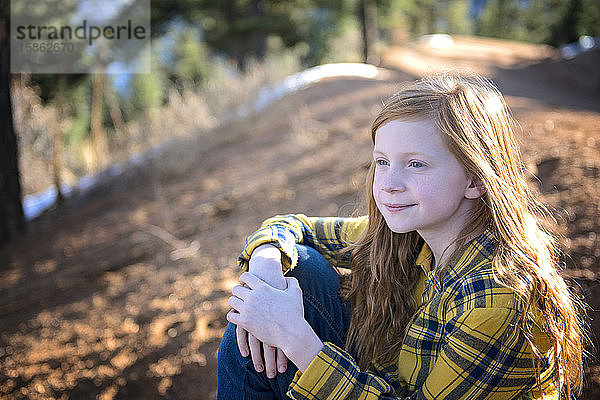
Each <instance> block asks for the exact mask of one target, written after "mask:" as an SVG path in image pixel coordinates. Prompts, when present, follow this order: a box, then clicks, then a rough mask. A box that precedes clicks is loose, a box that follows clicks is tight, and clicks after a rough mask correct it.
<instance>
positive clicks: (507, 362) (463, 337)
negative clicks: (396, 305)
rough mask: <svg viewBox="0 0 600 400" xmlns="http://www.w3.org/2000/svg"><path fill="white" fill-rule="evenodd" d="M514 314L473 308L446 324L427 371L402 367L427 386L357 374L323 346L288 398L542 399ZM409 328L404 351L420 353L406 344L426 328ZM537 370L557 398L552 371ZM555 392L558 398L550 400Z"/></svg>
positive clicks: (340, 354)
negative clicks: (409, 385) (437, 348)
mask: <svg viewBox="0 0 600 400" xmlns="http://www.w3.org/2000/svg"><path fill="white" fill-rule="evenodd" d="M515 316H516V314H515V311H514V310H512V309H507V308H475V309H471V310H467V311H466V312H464V313H462V314H461V315H460V316H457V317H456V318H455V319H453V320H451V321H449V322H448V323H447V324H446V327H447V329H448V330H449V332H448V334H447V335H446V336H445V340H444V342H443V343H442V344H440V349H439V351H438V352H437V358H436V361H435V364H434V365H433V368H431V370H430V367H429V365H427V364H425V363H418V362H415V363H406V364H411V365H401V366H400V367H401V368H408V369H409V370H410V371H409V375H407V374H406V373H404V374H402V375H403V376H418V375H421V374H424V376H426V379H425V384H424V385H423V386H421V387H417V388H409V387H407V386H401V387H400V386H399V385H398V383H394V379H390V378H391V377H392V376H393V375H394V373H395V366H394V368H391V369H390V371H389V374H390V375H389V377H388V376H387V375H386V372H385V371H379V372H378V374H373V373H372V372H365V371H361V370H360V369H359V368H358V366H357V365H356V364H355V362H354V360H353V358H352V357H351V356H350V355H349V354H348V353H346V352H345V351H344V350H342V349H340V348H338V347H336V346H335V345H333V344H331V343H325V344H324V347H323V349H322V350H321V351H320V352H319V354H318V355H317V357H316V358H315V359H314V360H313V361H312V363H311V364H310V366H309V367H308V368H307V369H306V370H305V371H304V373H297V374H296V376H295V377H294V380H293V381H292V383H291V384H290V387H289V388H290V391H289V392H288V396H290V397H291V398H293V399H319V400H323V399H331V400H333V399H345V400H350V399H371V400H375V399H379V398H386V399H456V400H467V399H479V398H481V399H483V398H485V399H494V400H501V399H513V398H516V397H519V396H526V395H532V396H533V397H536V398H537V397H538V396H539V397H541V393H540V392H541V391H540V388H539V387H536V388H535V389H534V386H535V383H536V379H535V377H536V373H535V369H534V367H533V363H532V354H531V351H530V350H529V345H528V344H527V342H526V341H525V338H524V336H523V335H522V334H521V333H519V332H517V333H516V334H513V328H514V323H515V322H516V318H515ZM417 325H419V324H418V323H417ZM421 325H422V324H421ZM413 327H414V328H411V332H409V334H408V335H409V336H408V337H407V340H406V341H405V347H406V350H407V351H408V352H409V353H412V352H421V353H423V352H425V351H426V350H425V349H424V348H420V347H419V348H417V347H415V348H409V347H411V346H410V343H418V339H417V340H415V338H417V337H421V338H422V340H423V342H425V343H427V339H426V338H425V336H426V335H427V328H426V327H427V325H424V326H415V325H413ZM403 350H404V349H403ZM432 350H433V349H431V348H430V349H429V350H428V351H429V352H430V353H431V351H432ZM421 355H424V354H421ZM417 358H418V356H417ZM541 368H542V371H543V372H542V374H541V376H540V381H541V384H542V387H544V391H545V394H546V395H547V396H549V397H548V398H558V396H557V393H556V388H555V386H554V384H553V381H552V375H551V372H552V371H551V369H546V370H545V371H544V368H545V365H544V362H542V365H541ZM411 373H412V375H411ZM553 394H555V395H556V396H555V397H552V395H553ZM519 398H520V397H519Z"/></svg>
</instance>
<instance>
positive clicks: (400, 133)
mask: <svg viewBox="0 0 600 400" xmlns="http://www.w3.org/2000/svg"><path fill="white" fill-rule="evenodd" d="M373 152H374V153H376V152H380V153H394V154H396V153H397V154H412V153H421V154H425V155H427V154H430V155H436V156H438V155H439V154H440V153H444V154H445V153H448V152H449V149H448V147H447V145H446V143H444V142H443V140H442V138H441V135H440V134H439V133H438V129H437V127H436V125H435V124H434V123H433V121H431V120H425V119H423V120H404V119H395V120H391V121H389V122H387V123H385V124H383V125H382V126H380V127H379V129H377V131H376V134H375V143H374V146H373ZM390 155H391V154H390Z"/></svg>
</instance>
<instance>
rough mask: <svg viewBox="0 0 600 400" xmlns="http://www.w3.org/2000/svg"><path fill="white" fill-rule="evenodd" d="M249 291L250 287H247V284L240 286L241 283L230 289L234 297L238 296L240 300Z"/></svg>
mask: <svg viewBox="0 0 600 400" xmlns="http://www.w3.org/2000/svg"><path fill="white" fill-rule="evenodd" d="M249 291H250V289H248V287H247V286H241V285H236V286H234V287H233V289H231V293H233V295H234V296H235V297H239V298H240V299H242V300H244V299H245V298H246V295H247V294H248V292H249Z"/></svg>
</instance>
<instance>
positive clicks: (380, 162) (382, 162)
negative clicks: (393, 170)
mask: <svg viewBox="0 0 600 400" xmlns="http://www.w3.org/2000/svg"><path fill="white" fill-rule="evenodd" d="M375 164H377V165H387V161H386V160H383V159H381V158H380V159H379V160H375Z"/></svg>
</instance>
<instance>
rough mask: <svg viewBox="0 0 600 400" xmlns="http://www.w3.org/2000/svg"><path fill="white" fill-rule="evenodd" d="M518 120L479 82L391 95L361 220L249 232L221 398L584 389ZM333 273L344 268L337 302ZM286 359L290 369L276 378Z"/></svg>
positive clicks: (462, 79)
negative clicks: (346, 281) (345, 280)
mask: <svg viewBox="0 0 600 400" xmlns="http://www.w3.org/2000/svg"><path fill="white" fill-rule="evenodd" d="M514 126H515V123H514V121H513V119H512V117H511V115H510V113H509V110H508V107H507V105H506V104H505V102H504V99H503V97H502V95H501V94H500V93H499V91H498V90H497V89H496V88H495V87H494V86H493V85H492V84H491V83H490V82H489V81H487V80H484V79H483V78H480V77H477V76H460V75H457V74H439V75H435V76H432V77H430V78H426V79H423V80H420V81H417V82H414V83H412V84H409V85H407V86H405V87H403V88H402V89H401V90H400V91H399V92H398V93H397V94H395V95H394V96H392V97H391V98H390V99H389V100H388V101H387V102H386V103H385V104H384V107H383V109H382V110H381V112H380V114H379V115H378V116H377V118H376V119H375V121H374V122H373V126H372V129H371V135H372V138H373V143H374V149H373V162H372V164H371V168H370V170H369V173H368V179H367V197H368V216H365V217H361V218H308V217H306V216H304V215H287V216H277V217H274V218H271V219H268V220H266V221H265V222H264V223H263V225H262V227H261V229H260V230H258V231H257V232H255V233H254V234H253V235H251V236H250V237H249V238H248V240H247V244H246V247H245V248H244V250H243V252H242V254H241V255H240V259H239V262H240V265H241V266H242V267H243V268H244V269H245V270H248V269H249V272H246V273H244V274H242V275H241V277H240V282H241V283H242V285H240V286H236V287H234V288H233V290H232V292H233V296H231V297H230V298H229V305H230V306H231V307H232V311H230V312H229V313H228V314H227V319H228V321H229V322H230V324H229V325H228V328H227V329H226V332H225V335H224V337H223V341H222V343H221V347H220V349H219V377H218V379H219V382H218V397H219V398H222V399H225V398H275V397H277V398H286V397H285V396H288V397H290V398H293V399H359V398H360V399H377V398H388V399H389V398H410V399H434V398H435V399H484V398H485V399H513V398H544V399H558V398H559V397H560V395H561V393H562V394H564V395H566V397H567V398H570V397H571V394H572V393H573V392H575V393H579V392H580V390H581V386H582V350H583V349H582V328H581V323H580V320H579V319H578V310H577V309H576V308H577V307H576V305H577V304H576V302H575V300H574V298H573V297H572V295H571V293H570V292H569V290H568V288H567V286H566V285H565V282H564V281H563V279H562V278H561V277H560V276H559V274H558V273H557V266H558V249H557V244H556V241H555V239H554V238H553V237H552V236H551V235H550V233H549V232H548V231H547V230H546V229H545V228H544V226H545V223H544V221H545V220H546V218H544V215H545V213H544V208H543V207H542V206H541V204H540V203H538V202H537V201H536V200H535V198H534V197H533V195H532V193H531V192H530V190H529V189H528V186H527V183H526V180H525V177H524V172H523V168H522V164H521V158H520V153H519V149H518V145H517V143H516V139H515V134H514ZM305 246H306V247H305ZM313 249H316V250H317V251H318V252H319V253H320V255H319V254H316V253H315V252H314V250H313ZM321 255H322V257H321ZM323 257H324V258H323ZM330 265H334V266H336V267H349V268H350V270H351V283H350V285H349V287H347V288H342V290H341V293H342V296H343V297H342V298H340V297H339V296H337V288H338V286H339V276H338V275H337V274H336V273H335V272H333V273H332V271H333V269H332V268H331V266H330ZM281 271H282V272H283V273H285V274H286V277H285V278H284V277H283V275H282V273H281ZM289 276H294V278H290V277H289ZM322 282H326V283H322ZM300 287H301V288H302V290H301V289H300ZM348 316H350V317H349V321H348ZM233 324H235V326H234V325H233ZM236 326H237V329H236ZM236 337H237V340H236ZM236 341H237V344H236ZM261 342H262V344H263V352H264V357H265V359H264V363H265V364H266V365H265V366H266V370H267V372H266V373H265V372H263V360H262V355H261V354H260V343H261ZM248 343H250V353H251V354H250V357H251V358H250V357H248V353H249V351H248V350H249V349H248ZM238 348H239V350H240V351H238ZM275 349H276V350H275ZM240 352H241V353H243V355H241V354H240ZM244 355H245V356H247V357H244ZM286 357H287V358H288V359H289V360H290V361H292V362H293V364H294V365H290V366H289V368H288V369H287V371H286V372H285V373H283V374H282V373H280V374H277V375H275V371H274V366H275V362H277V364H278V365H279V367H280V372H281V371H283V370H284V368H283V367H284V364H285V361H286ZM275 359H277V361H275ZM253 366H255V367H254V368H253ZM296 367H297V368H296ZM244 395H245V396H247V397H243V396H244Z"/></svg>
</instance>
